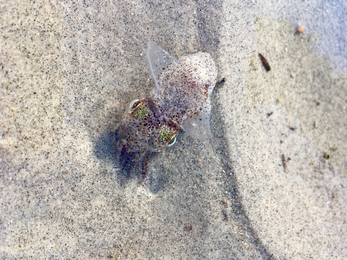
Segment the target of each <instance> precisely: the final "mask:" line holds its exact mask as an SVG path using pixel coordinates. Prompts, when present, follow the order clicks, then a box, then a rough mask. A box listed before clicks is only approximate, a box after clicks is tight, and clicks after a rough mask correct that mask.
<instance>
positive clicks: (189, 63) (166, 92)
mask: <svg viewBox="0 0 347 260" xmlns="http://www.w3.org/2000/svg"><path fill="white" fill-rule="evenodd" d="M146 58H147V64H148V67H149V70H150V73H151V75H152V77H153V79H154V83H155V89H154V91H153V92H152V93H151V94H150V95H149V96H148V97H146V98H143V99H141V100H139V101H136V102H134V103H133V104H132V106H131V108H130V111H128V112H127V113H126V114H125V116H124V119H123V121H122V124H121V126H120V129H119V133H120V138H119V144H118V145H119V146H120V147H121V158H120V160H121V164H122V168H123V169H124V168H125V167H129V165H132V166H136V165H138V166H139V168H138V169H139V171H140V172H141V173H142V174H143V175H145V173H146V168H147V162H148V158H149V156H150V154H151V153H152V152H159V151H161V150H162V149H163V148H164V147H165V146H167V145H168V144H169V143H173V138H175V135H176V134H177V133H178V130H179V129H180V128H181V129H184V130H185V131H186V132H187V133H188V134H189V135H191V136H193V137H196V138H199V139H202V138H209V137H210V136H211V132H210V124H209V119H210V111H211V105H210V94H211V92H212V90H213V88H214V85H215V78H216V74H217V73H216V69H215V65H214V62H213V60H212V58H211V56H210V55H209V54H208V53H197V54H193V55H189V56H185V57H182V58H180V59H179V60H176V59H174V58H173V57H172V56H170V55H169V54H168V53H167V52H166V51H164V50H163V49H161V48H160V47H158V46H157V45H155V44H154V43H150V44H149V47H148V50H147V55H146Z"/></svg>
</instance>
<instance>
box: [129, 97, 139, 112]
mask: <svg viewBox="0 0 347 260" xmlns="http://www.w3.org/2000/svg"><path fill="white" fill-rule="evenodd" d="M140 103H141V101H140V100H138V99H134V100H133V101H131V102H130V104H129V110H132V109H134V108H135V107H136V106H137V105H138V104H140Z"/></svg>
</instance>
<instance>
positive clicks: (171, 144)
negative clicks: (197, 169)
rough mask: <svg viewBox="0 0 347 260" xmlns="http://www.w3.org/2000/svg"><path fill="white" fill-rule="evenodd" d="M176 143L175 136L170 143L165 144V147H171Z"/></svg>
mask: <svg viewBox="0 0 347 260" xmlns="http://www.w3.org/2000/svg"><path fill="white" fill-rule="evenodd" d="M175 143H176V136H174V137H172V139H171V141H170V142H169V143H168V144H167V147H170V146H173V145H174V144H175Z"/></svg>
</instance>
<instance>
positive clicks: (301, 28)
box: [297, 24, 305, 33]
mask: <svg viewBox="0 0 347 260" xmlns="http://www.w3.org/2000/svg"><path fill="white" fill-rule="evenodd" d="M304 31H305V26H304V25H303V24H301V25H300V26H299V27H298V29H297V32H298V33H303V32H304Z"/></svg>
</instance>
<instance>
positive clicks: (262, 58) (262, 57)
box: [259, 53, 271, 71]
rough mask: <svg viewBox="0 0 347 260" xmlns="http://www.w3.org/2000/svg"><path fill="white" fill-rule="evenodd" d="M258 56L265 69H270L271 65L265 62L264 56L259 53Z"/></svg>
mask: <svg viewBox="0 0 347 260" xmlns="http://www.w3.org/2000/svg"><path fill="white" fill-rule="evenodd" d="M259 58H260V60H261V63H263V66H264V68H265V69H266V71H270V70H271V67H270V65H269V63H268V62H267V60H266V59H265V58H264V56H263V55H261V54H260V53H259Z"/></svg>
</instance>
